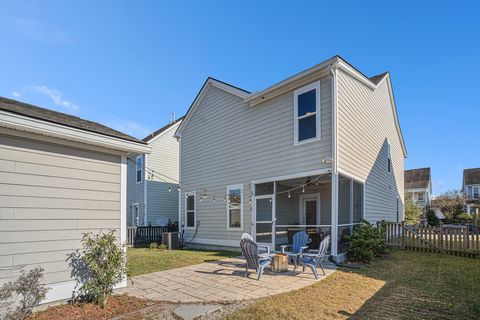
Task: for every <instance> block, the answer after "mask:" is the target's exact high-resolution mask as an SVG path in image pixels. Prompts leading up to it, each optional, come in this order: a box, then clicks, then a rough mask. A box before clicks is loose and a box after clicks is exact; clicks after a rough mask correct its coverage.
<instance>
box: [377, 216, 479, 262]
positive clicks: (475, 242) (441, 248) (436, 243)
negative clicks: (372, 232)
mask: <svg viewBox="0 0 480 320" xmlns="http://www.w3.org/2000/svg"><path fill="white" fill-rule="evenodd" d="M382 225H383V227H384V228H385V242H386V244H387V245H388V246H390V247H396V248H401V249H405V250H417V251H429V252H437V253H447V254H454V255H462V256H468V257H480V227H478V226H476V225H440V226H438V227H432V226H427V227H419V226H407V225H405V224H404V223H403V222H401V223H396V222H384V223H382Z"/></svg>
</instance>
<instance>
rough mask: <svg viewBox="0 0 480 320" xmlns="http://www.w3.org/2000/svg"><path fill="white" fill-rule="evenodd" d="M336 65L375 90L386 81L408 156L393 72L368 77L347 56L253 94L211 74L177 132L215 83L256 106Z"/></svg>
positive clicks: (178, 133) (180, 130)
mask: <svg viewBox="0 0 480 320" xmlns="http://www.w3.org/2000/svg"><path fill="white" fill-rule="evenodd" d="M334 66H335V67H337V68H341V69H342V70H344V71H345V72H347V73H349V74H350V75H351V76H353V77H355V78H356V79H357V80H359V81H360V82H362V83H363V84H365V85H366V86H367V87H369V88H370V89H372V90H375V89H376V88H377V87H378V86H379V85H380V83H382V81H387V84H388V89H389V94H390V101H391V104H392V109H393V110H392V111H393V115H394V119H395V127H396V130H397V134H398V137H399V139H400V144H401V146H402V151H403V155H404V157H406V156H407V148H406V146H405V142H404V139H403V134H402V129H401V128H400V122H399V121H398V114H397V107H396V104H395V97H394V94H393V88H392V83H391V80H390V74H389V73H388V72H384V73H382V74H379V75H376V76H373V77H371V78H368V77H367V76H365V75H364V74H363V73H361V72H360V71H359V70H357V69H356V68H355V67H354V66H352V65H351V64H350V63H348V62H347V61H346V60H345V59H343V58H342V57H341V56H339V55H336V56H333V57H332V58H330V59H327V60H325V61H323V62H321V63H319V64H317V65H315V66H313V67H311V68H308V69H306V70H304V71H302V72H299V73H297V74H295V75H293V76H291V77H289V78H287V79H285V80H282V81H280V82H278V83H276V84H274V85H272V86H270V87H268V88H266V89H264V90H261V91H259V92H254V93H250V92H249V91H247V90H244V89H241V88H238V87H235V86H232V85H230V84H228V83H225V82H222V81H219V80H217V79H214V78H211V77H209V78H208V79H207V81H205V83H204V84H203V86H202V88H201V89H200V91H199V92H198V94H197V96H196V97H195V100H194V101H193V103H192V105H191V106H190V108H189V109H188V111H187V114H186V115H185V120H184V121H183V122H182V124H181V125H180V127H179V128H178V130H177V132H176V136H178V137H180V136H181V133H182V131H183V128H185V126H186V125H187V123H188V120H189V119H190V116H191V114H193V111H194V110H195V108H196V107H197V106H198V105H199V103H200V101H201V100H202V98H203V97H204V95H205V93H206V92H207V91H208V89H209V88H210V86H216V87H218V88H220V89H222V90H225V91H227V92H230V93H232V94H235V95H237V96H239V97H241V98H243V99H244V101H245V102H247V103H249V104H250V106H254V105H257V104H259V103H261V102H263V101H266V100H268V99H271V98H273V97H275V96H277V95H279V94H281V93H283V92H284V91H285V90H291V89H292V88H294V87H299V86H300V84H301V83H302V81H303V82H305V81H307V80H308V79H310V78H312V77H314V76H316V75H318V73H319V72H324V71H325V70H326V69H327V68H329V67H330V68H333V67H334ZM327 70H328V69H327Z"/></svg>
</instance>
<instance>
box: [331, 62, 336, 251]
mask: <svg viewBox="0 0 480 320" xmlns="http://www.w3.org/2000/svg"><path fill="white" fill-rule="evenodd" d="M337 68H338V63H333V64H331V65H330V70H329V74H330V76H331V77H332V93H331V96H332V200H331V201H332V247H331V248H332V255H333V256H334V257H336V256H337V254H338V248H337V246H338V168H337V127H338V123H337V110H338V108H337Z"/></svg>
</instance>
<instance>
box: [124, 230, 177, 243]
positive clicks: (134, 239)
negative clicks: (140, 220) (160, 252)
mask: <svg viewBox="0 0 480 320" xmlns="http://www.w3.org/2000/svg"><path fill="white" fill-rule="evenodd" d="M176 231H178V226H174V225H172V226H165V227H153V226H152V227H127V246H129V247H148V246H149V245H150V243H152V242H156V243H162V234H163V233H164V232H176Z"/></svg>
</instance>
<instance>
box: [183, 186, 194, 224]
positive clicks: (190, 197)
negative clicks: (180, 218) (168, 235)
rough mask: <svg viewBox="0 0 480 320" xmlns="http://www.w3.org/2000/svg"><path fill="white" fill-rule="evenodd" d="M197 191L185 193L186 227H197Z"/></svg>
mask: <svg viewBox="0 0 480 320" xmlns="http://www.w3.org/2000/svg"><path fill="white" fill-rule="evenodd" d="M195 205H196V203H195V192H190V193H187V194H186V195H185V227H186V228H195V225H196V221H195V220H196V211H195Z"/></svg>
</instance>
